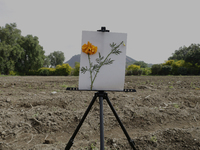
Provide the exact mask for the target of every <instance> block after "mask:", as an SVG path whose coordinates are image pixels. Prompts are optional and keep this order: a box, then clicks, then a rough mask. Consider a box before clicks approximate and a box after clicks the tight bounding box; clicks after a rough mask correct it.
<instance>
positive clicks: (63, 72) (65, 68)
mask: <svg viewBox="0 0 200 150" xmlns="http://www.w3.org/2000/svg"><path fill="white" fill-rule="evenodd" d="M71 70H72V68H71V67H70V66H69V64H62V66H61V65H57V66H56V70H55V75H58V76H68V75H70V74H71Z"/></svg>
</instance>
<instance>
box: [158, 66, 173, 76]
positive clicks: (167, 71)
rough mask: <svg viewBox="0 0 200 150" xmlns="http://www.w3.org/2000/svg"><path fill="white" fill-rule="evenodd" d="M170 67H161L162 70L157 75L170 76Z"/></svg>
mask: <svg viewBox="0 0 200 150" xmlns="http://www.w3.org/2000/svg"><path fill="white" fill-rule="evenodd" d="M171 71H172V67H171V66H168V65H164V66H162V69H161V70H160V72H159V74H161V75H169V74H171Z"/></svg>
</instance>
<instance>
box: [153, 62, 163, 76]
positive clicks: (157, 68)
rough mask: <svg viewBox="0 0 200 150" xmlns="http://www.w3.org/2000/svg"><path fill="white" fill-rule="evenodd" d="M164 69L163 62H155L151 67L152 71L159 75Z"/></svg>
mask: <svg viewBox="0 0 200 150" xmlns="http://www.w3.org/2000/svg"><path fill="white" fill-rule="evenodd" d="M161 69H162V65H161V64H155V65H153V66H152V67H151V73H152V75H159V73H160V71H161Z"/></svg>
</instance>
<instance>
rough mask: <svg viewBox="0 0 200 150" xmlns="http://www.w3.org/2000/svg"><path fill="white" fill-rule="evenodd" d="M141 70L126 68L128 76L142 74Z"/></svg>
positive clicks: (131, 66)
mask: <svg viewBox="0 0 200 150" xmlns="http://www.w3.org/2000/svg"><path fill="white" fill-rule="evenodd" d="M139 69H140V66H137V65H129V66H128V67H127V68H126V75H139V73H140V72H138V70H139Z"/></svg>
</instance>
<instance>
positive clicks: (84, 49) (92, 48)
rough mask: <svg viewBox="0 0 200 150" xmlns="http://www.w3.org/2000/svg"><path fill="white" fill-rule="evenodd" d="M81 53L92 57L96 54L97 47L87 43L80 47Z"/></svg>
mask: <svg viewBox="0 0 200 150" xmlns="http://www.w3.org/2000/svg"><path fill="white" fill-rule="evenodd" d="M82 52H84V53H86V54H89V55H93V54H95V53H96V52H97V46H94V45H92V44H91V43H90V42H89V41H88V43H87V44H84V45H83V46H82Z"/></svg>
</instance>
